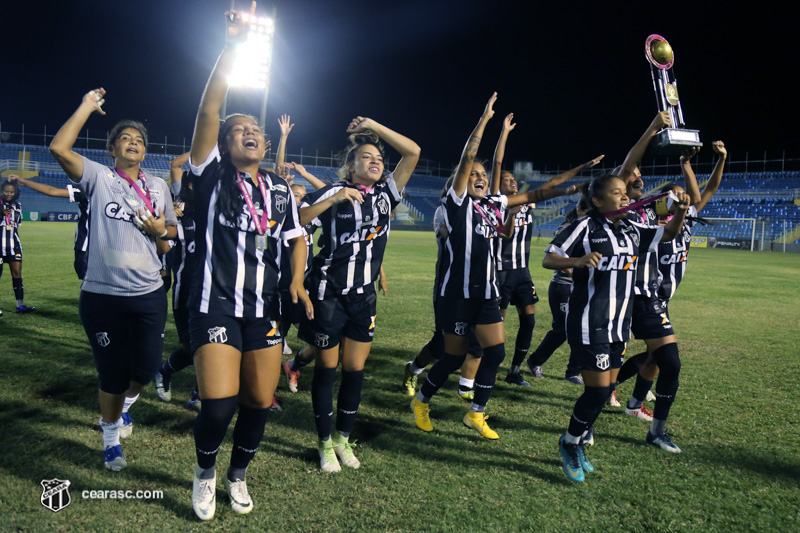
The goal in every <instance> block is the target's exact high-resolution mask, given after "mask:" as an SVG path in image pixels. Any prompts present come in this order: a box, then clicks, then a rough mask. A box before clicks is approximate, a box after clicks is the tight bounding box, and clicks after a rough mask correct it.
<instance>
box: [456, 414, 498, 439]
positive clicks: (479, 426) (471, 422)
mask: <svg viewBox="0 0 800 533" xmlns="http://www.w3.org/2000/svg"><path fill="white" fill-rule="evenodd" d="M486 418H487V416H486V413H478V412H477V411H467V414H465V415H464V420H463V422H464V425H465V426H467V427H468V428H470V429H474V430H475V431H477V432H478V433H480V434H481V436H482V437H484V438H487V439H489V440H497V439H499V438H500V435H498V434H497V432H496V431H495V430H493V429H492V428H490V427H489V424H487V423H486Z"/></svg>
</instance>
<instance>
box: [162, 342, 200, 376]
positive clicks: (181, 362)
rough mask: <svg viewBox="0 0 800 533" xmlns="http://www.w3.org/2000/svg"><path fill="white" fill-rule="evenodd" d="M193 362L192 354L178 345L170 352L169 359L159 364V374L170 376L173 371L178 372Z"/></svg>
mask: <svg viewBox="0 0 800 533" xmlns="http://www.w3.org/2000/svg"><path fill="white" fill-rule="evenodd" d="M193 363H194V359H193V358H192V354H190V353H189V352H187V351H186V350H184V349H183V347H180V348H178V349H176V350H174V351H173V352H172V353H171V354H170V356H169V359H167V360H166V361H164V363H163V364H162V365H161V374H162V375H165V376H171V375H172V374H174V373H175V372H180V371H181V370H183V369H184V368H186V367H187V366H190V365H192V364H193Z"/></svg>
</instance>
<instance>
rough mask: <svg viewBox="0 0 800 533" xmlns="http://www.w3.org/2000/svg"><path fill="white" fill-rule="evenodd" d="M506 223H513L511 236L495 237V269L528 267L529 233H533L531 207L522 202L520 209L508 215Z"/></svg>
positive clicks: (529, 251)
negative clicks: (507, 237) (506, 237)
mask: <svg viewBox="0 0 800 533" xmlns="http://www.w3.org/2000/svg"><path fill="white" fill-rule="evenodd" d="M506 224H513V225H514V232H513V233H512V234H511V238H509V239H505V238H503V237H498V239H497V270H514V269H516V268H528V263H529V261H530V253H531V234H532V233H533V208H532V207H531V205H529V204H524V205H523V206H521V209H520V210H519V211H518V212H517V213H515V214H514V215H511V216H509V217H508V220H507V221H506Z"/></svg>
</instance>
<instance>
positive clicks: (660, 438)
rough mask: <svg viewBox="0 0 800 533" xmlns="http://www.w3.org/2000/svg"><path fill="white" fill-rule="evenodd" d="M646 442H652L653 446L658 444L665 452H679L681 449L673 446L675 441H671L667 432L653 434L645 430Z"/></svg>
mask: <svg viewBox="0 0 800 533" xmlns="http://www.w3.org/2000/svg"><path fill="white" fill-rule="evenodd" d="M646 440H647V444H652V445H653V446H658V447H659V448H661V449H662V450H664V451H665V452H670V453H681V452H682V451H683V450H681V449H680V448H678V447H677V446H675V443H674V442H672V439H670V438H669V435H667V432H666V431H665V432H664V433H662V434H660V435H653V434H652V433H650V431H648V432H647V439H646Z"/></svg>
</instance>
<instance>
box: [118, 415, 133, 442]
mask: <svg viewBox="0 0 800 533" xmlns="http://www.w3.org/2000/svg"><path fill="white" fill-rule="evenodd" d="M131 433H133V418H131V414H130V413H122V425H121V426H120V427H119V438H121V439H127V438H128V437H130V436H131Z"/></svg>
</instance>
